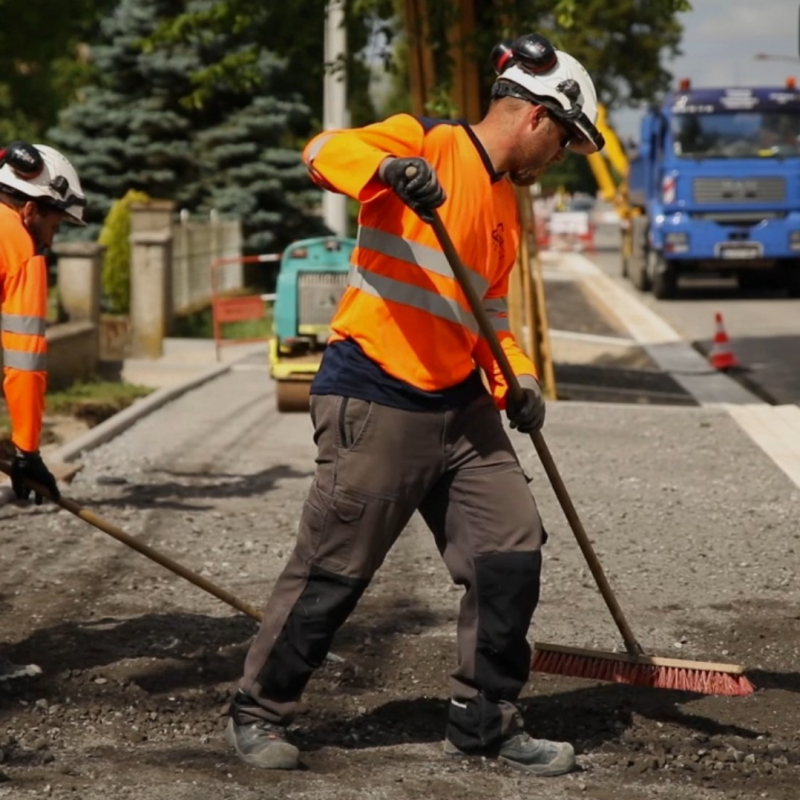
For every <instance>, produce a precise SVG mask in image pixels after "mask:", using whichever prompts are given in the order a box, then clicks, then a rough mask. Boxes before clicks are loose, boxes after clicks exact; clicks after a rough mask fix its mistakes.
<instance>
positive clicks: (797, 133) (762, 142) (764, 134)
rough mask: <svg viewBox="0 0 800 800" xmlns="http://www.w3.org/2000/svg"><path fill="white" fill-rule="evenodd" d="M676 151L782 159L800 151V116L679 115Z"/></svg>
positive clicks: (684, 155)
mask: <svg viewBox="0 0 800 800" xmlns="http://www.w3.org/2000/svg"><path fill="white" fill-rule="evenodd" d="M672 140H673V142H674V144H673V150H674V153H675V155H676V156H678V157H682V158H698V157H700V158H753V157H756V158H782V157H786V156H796V155H798V154H800V115H798V114H789V113H759V112H755V111H739V112H733V113H716V114H676V115H675V116H673V118H672Z"/></svg>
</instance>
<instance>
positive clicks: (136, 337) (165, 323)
mask: <svg viewBox="0 0 800 800" xmlns="http://www.w3.org/2000/svg"><path fill="white" fill-rule="evenodd" d="M171 267H172V231H171V230H170V229H169V228H167V229H166V230H163V229H162V230H160V231H144V232H142V233H132V234H131V350H132V355H133V356H135V357H138V358H160V357H161V355H162V353H163V340H164V337H165V336H166V335H167V333H168V332H169V327H170V324H171V322H172V275H171Z"/></svg>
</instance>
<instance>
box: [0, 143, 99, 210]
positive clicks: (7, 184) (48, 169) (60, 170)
mask: <svg viewBox="0 0 800 800" xmlns="http://www.w3.org/2000/svg"><path fill="white" fill-rule="evenodd" d="M0 191H9V192H12V193H13V194H16V195H21V196H23V197H27V198H30V199H31V200H42V201H44V202H45V203H46V204H47V205H49V206H52V207H53V208H57V209H58V210H59V211H63V212H64V213H65V214H66V216H67V219H68V220H69V221H70V222H72V223H74V224H75V225H85V224H86V223H85V222H84V221H83V209H84V207H85V206H86V197H85V195H84V194H83V189H81V182H80V180H79V179H78V173H77V172H75V167H73V166H72V164H70V162H69V160H68V159H66V158H65V157H64V156H63V155H62V154H61V153H59V152H58V150H55V149H54V148H52V147H48V146H47V145H46V144H28V143H27V142H12V143H11V144H10V145H8V147H6V148H5V149H4V150H0Z"/></svg>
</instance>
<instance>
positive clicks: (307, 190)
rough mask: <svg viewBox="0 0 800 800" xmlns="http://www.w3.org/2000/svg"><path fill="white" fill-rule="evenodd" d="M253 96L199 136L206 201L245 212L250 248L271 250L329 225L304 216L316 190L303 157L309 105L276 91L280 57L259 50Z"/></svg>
mask: <svg viewBox="0 0 800 800" xmlns="http://www.w3.org/2000/svg"><path fill="white" fill-rule="evenodd" d="M259 68H260V74H261V77H262V80H261V84H260V86H259V91H258V96H256V97H255V98H254V99H253V100H252V101H250V102H249V103H248V104H247V105H245V106H244V107H243V108H240V109H239V110H237V111H235V112H233V113H232V114H230V115H229V116H228V117H227V118H226V119H225V120H224V121H222V122H221V123H220V124H218V125H215V126H213V127H210V128H208V129H207V130H204V131H201V132H200V133H198V134H197V136H196V141H195V145H196V146H195V153H196V155H197V163H198V166H199V170H200V181H201V185H202V188H203V195H204V198H205V200H204V208H206V209H207V208H216V209H217V211H219V212H220V213H221V214H223V215H224V216H234V217H238V218H240V219H241V220H242V225H243V229H244V233H245V248H246V250H247V251H248V252H259V253H265V252H276V251H277V250H279V249H282V248H283V247H284V246H286V245H287V244H288V243H289V242H291V241H292V240H294V239H298V238H301V237H303V236H310V235H320V234H322V233H324V232H325V231H326V229H325V227H324V224H323V222H322V220H321V219H320V218H319V217H317V216H309V209H311V208H312V207H313V206H314V205H315V204H317V203H318V202H319V192H318V190H316V189H314V188H313V186H312V184H311V182H310V181H309V178H308V174H307V172H306V168H305V166H304V165H303V163H302V161H301V158H300V150H301V149H302V144H303V141H304V139H299V138H298V134H299V133H301V132H307V131H308V127H309V116H310V110H309V108H308V106H307V105H306V104H305V103H304V102H303V101H302V100H301V99H300V98H298V97H291V96H289V97H281V92H280V82H281V75H282V73H283V71H284V65H283V62H282V61H281V60H280V59H278V58H276V57H275V56H274V55H273V54H270V53H262V54H261V56H260V57H259Z"/></svg>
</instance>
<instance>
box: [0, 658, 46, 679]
mask: <svg viewBox="0 0 800 800" xmlns="http://www.w3.org/2000/svg"><path fill="white" fill-rule="evenodd" d="M41 674H42V668H41V667H38V666H36V664H15V663H14V662H13V661H9V660H8V659H7V658H5V657H4V656H0V681H13V680H14V679H16V678H32V677H34V676H35V675H41Z"/></svg>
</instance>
